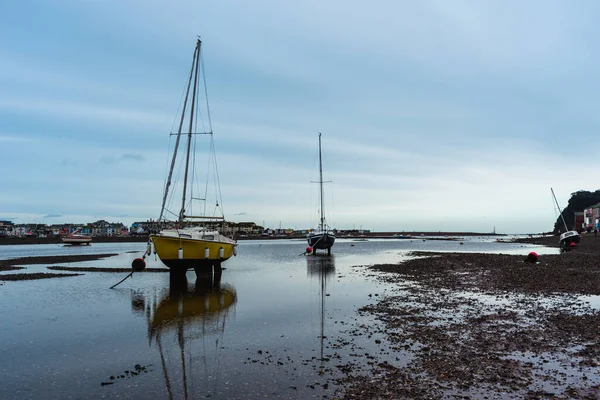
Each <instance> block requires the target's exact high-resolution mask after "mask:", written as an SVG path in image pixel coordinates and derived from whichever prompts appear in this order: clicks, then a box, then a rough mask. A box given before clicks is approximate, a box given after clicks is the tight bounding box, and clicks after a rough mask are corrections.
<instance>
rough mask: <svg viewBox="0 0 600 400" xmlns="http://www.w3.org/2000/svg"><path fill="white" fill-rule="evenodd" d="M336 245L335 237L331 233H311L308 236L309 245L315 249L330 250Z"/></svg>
mask: <svg viewBox="0 0 600 400" xmlns="http://www.w3.org/2000/svg"><path fill="white" fill-rule="evenodd" d="M334 243H335V236H334V235H333V234H332V233H330V232H323V233H311V234H310V235H308V245H309V246H310V247H312V248H313V249H321V250H329V249H331V246H333V244H334Z"/></svg>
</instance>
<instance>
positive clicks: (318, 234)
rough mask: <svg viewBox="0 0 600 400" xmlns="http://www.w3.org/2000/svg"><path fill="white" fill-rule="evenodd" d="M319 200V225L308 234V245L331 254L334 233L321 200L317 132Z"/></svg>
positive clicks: (321, 181)
mask: <svg viewBox="0 0 600 400" xmlns="http://www.w3.org/2000/svg"><path fill="white" fill-rule="evenodd" d="M318 183H319V200H320V220H319V227H318V228H317V229H316V230H314V231H312V232H310V233H309V234H308V245H309V246H310V247H312V249H313V251H314V252H315V253H316V250H317V249H321V250H327V254H331V246H333V243H335V235H334V233H333V232H332V231H331V230H329V226H328V225H327V222H326V221H325V203H324V200H323V161H322V158H321V132H319V182H318Z"/></svg>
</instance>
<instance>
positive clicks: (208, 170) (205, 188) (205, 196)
mask: <svg viewBox="0 0 600 400" xmlns="http://www.w3.org/2000/svg"><path fill="white" fill-rule="evenodd" d="M210 141H211V142H212V135H211V136H210ZM211 157H212V151H211V147H209V149H208V157H207V160H206V162H207V165H206V181H205V183H204V198H205V199H208V181H209V179H210V167H211V162H210V161H211ZM207 204H208V200H205V201H204V208H203V210H202V212H203V214H204V215H206V206H207Z"/></svg>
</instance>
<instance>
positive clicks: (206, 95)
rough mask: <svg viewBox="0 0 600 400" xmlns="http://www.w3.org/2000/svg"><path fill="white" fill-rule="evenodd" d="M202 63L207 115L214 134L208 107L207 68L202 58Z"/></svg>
mask: <svg viewBox="0 0 600 400" xmlns="http://www.w3.org/2000/svg"><path fill="white" fill-rule="evenodd" d="M200 63H201V64H202V79H203V80H204V97H205V98H206V115H207V117H208V127H209V128H210V132H212V131H213V128H212V119H211V117H210V106H209V105H208V87H207V86H206V68H205V67H204V57H201V58H200Z"/></svg>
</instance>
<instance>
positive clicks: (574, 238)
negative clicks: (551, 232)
mask: <svg viewBox="0 0 600 400" xmlns="http://www.w3.org/2000/svg"><path fill="white" fill-rule="evenodd" d="M550 191H551V192H552V197H553V198H554V202H555V203H556V207H557V208H558V212H559V213H560V218H561V219H562V222H563V224H564V226H565V231H566V232H564V233H563V234H561V235H560V239H559V241H558V243H559V246H560V248H561V249H563V248H565V247H569V246H570V245H571V243H579V241H580V240H581V235H579V232H577V231H575V230H571V231H570V230H569V228H567V221H565V217H563V215H562V210H561V209H560V206H559V205H558V201H557V200H556V196H555V195H554V190H553V189H552V188H550Z"/></svg>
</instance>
